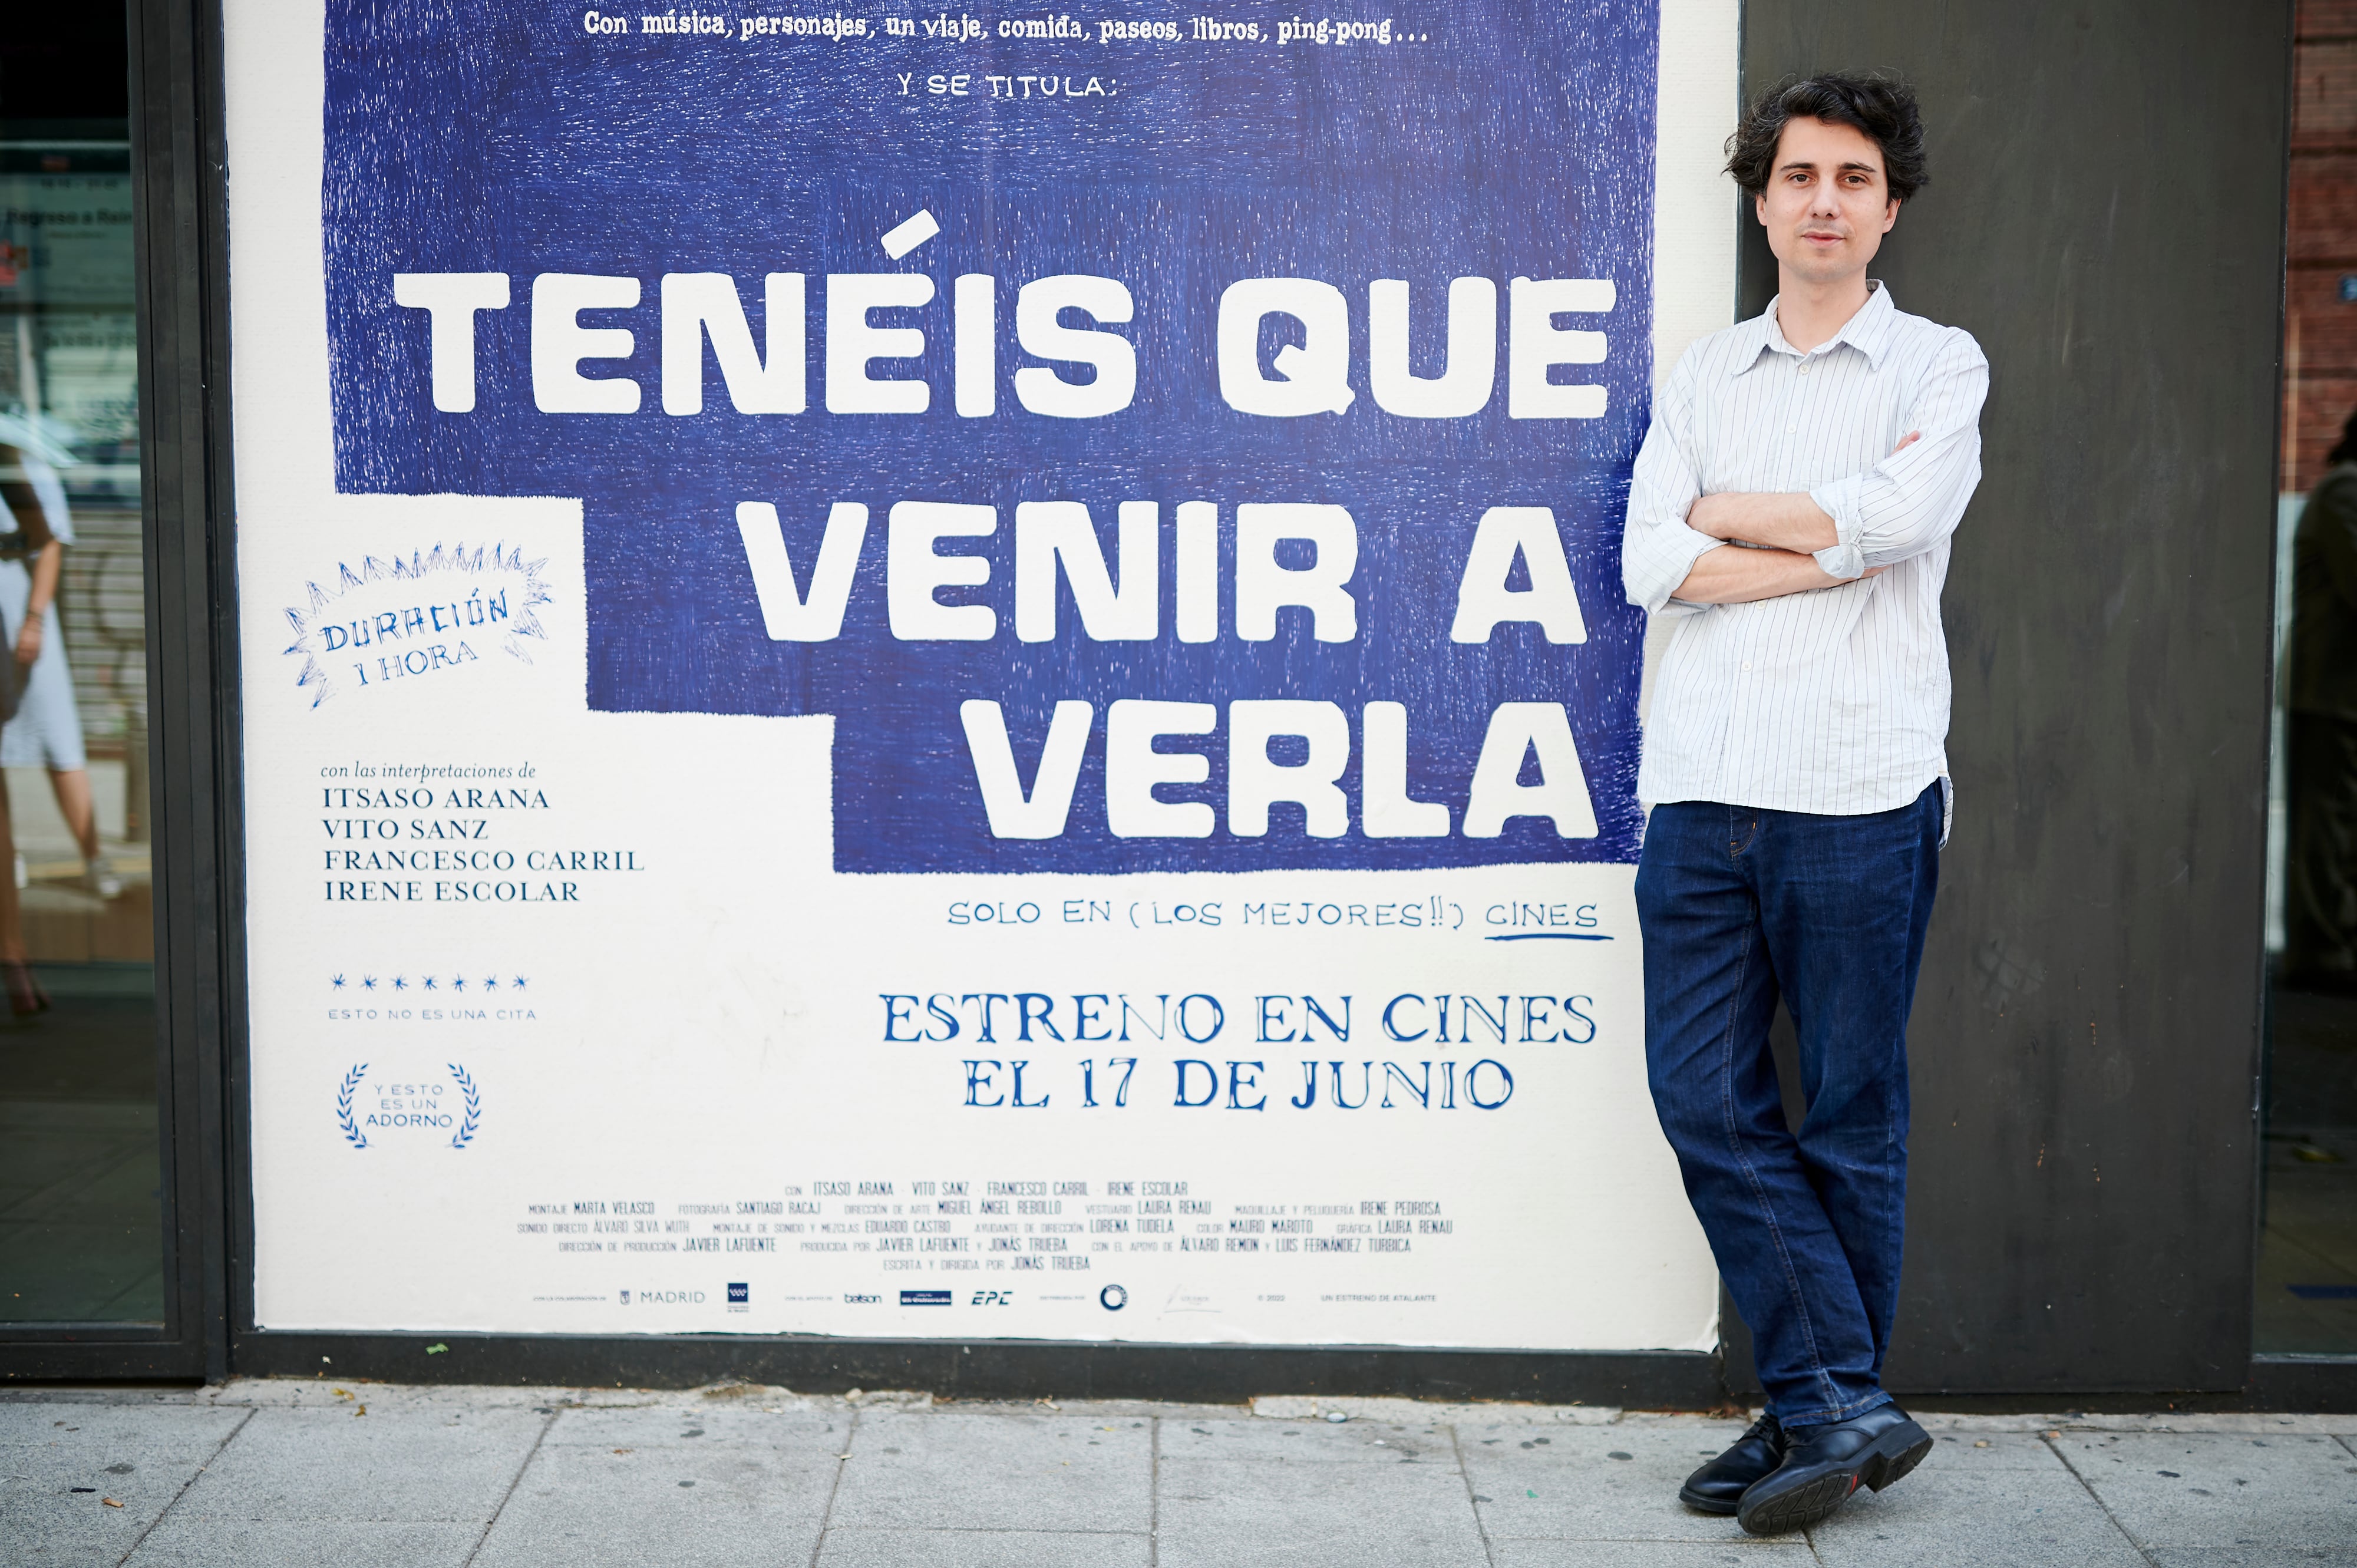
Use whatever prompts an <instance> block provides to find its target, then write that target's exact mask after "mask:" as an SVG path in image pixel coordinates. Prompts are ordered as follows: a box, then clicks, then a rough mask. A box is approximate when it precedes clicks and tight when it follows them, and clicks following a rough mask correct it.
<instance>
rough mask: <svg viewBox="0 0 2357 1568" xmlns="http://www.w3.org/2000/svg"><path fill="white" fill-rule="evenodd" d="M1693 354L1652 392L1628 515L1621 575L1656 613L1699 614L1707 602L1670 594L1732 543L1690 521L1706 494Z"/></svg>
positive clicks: (1635, 601) (1633, 599) (1636, 600)
mask: <svg viewBox="0 0 2357 1568" xmlns="http://www.w3.org/2000/svg"><path fill="white" fill-rule="evenodd" d="M1694 384H1695V364H1694V353H1693V351H1692V350H1688V351H1687V353H1686V355H1685V357H1684V358H1683V359H1681V360H1679V361H1678V367H1677V369H1676V370H1674V371H1671V372H1670V377H1669V380H1667V381H1664V382H1663V383H1662V386H1661V388H1660V389H1659V390H1658V391H1657V392H1655V393H1654V394H1653V424H1652V428H1651V429H1650V430H1648V431H1646V432H1645V444H1644V446H1641V447H1640V448H1639V449H1638V452H1637V465H1636V467H1635V469H1634V471H1633V472H1632V473H1631V476H1630V479H1629V520H1628V522H1627V524H1626V526H1625V527H1624V528H1623V530H1622V532H1621V535H1620V582H1621V586H1622V588H1623V589H1624V590H1625V591H1626V593H1627V595H1628V598H1629V602H1630V603H1631V604H1632V605H1637V606H1640V607H1643V608H1644V609H1645V610H1646V611H1647V612H1649V613H1651V614H1652V615H1657V616H1681V615H1693V614H1695V612H1697V611H1700V610H1706V609H1708V608H1710V606H1708V605H1693V604H1688V603H1686V602H1685V601H1684V600H1683V599H1674V598H1672V597H1671V595H1673V594H1674V593H1676V592H1677V591H1678V586H1679V585H1680V584H1682V583H1684V581H1685V580H1686V576H1687V575H1688V574H1689V573H1691V572H1692V571H1693V570H1694V564H1695V562H1696V561H1697V560H1699V559H1701V557H1702V555H1703V553H1705V552H1706V551H1710V550H1716V549H1717V548H1718V546H1719V545H1720V544H1721V543H1723V542H1724V541H1722V540H1717V539H1713V538H1712V537H1711V536H1710V535H1709V534H1707V533H1700V532H1695V530H1694V529H1692V528H1689V527H1687V526H1686V513H1687V512H1689V511H1691V510H1694V503H1695V499H1697V498H1698V497H1700V496H1701V494H1702V479H1701V477H1700V467H1699V466H1698V465H1697V463H1696V462H1695V441H1694Z"/></svg>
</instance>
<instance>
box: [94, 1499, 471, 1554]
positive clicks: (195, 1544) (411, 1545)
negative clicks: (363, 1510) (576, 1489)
mask: <svg viewBox="0 0 2357 1568" xmlns="http://www.w3.org/2000/svg"><path fill="white" fill-rule="evenodd" d="M482 1533H483V1530H482V1526H480V1525H477V1524H450V1523H422V1524H421V1523H414V1522H400V1521H393V1522H387V1521H384V1520H361V1521H357V1522H355V1521H349V1520H251V1519H209V1518H205V1517H203V1516H201V1515H198V1514H185V1515H184V1514H182V1513H181V1512H180V1511H179V1510H178V1509H174V1510H173V1512H172V1517H171V1518H170V1519H167V1520H165V1521H164V1522H163V1523H162V1524H161V1525H159V1526H158V1527H157V1528H156V1532H155V1533H154V1534H152V1535H150V1536H149V1537H148V1538H147V1539H146V1540H145V1541H142V1542H140V1545H139V1550H138V1551H137V1552H135V1553H133V1554H132V1556H131V1559H130V1561H129V1562H127V1563H124V1568H281V1565H282V1564H283V1565H285V1568H293V1565H295V1564H297V1563H300V1564H304V1565H305V1568H308V1565H309V1564H312V1563H318V1564H321V1565H323V1568H324V1565H327V1564H333V1568H462V1565H463V1564H464V1563H466V1561H467V1553H468V1552H471V1551H473V1550H474V1546H475V1542H476V1541H477V1540H478V1539H479V1538H480V1537H481V1535H482ZM109 1561H110V1562H112V1561H113V1559H109Z"/></svg>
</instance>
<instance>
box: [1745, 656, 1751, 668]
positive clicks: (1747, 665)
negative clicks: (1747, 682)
mask: <svg viewBox="0 0 2357 1568" xmlns="http://www.w3.org/2000/svg"><path fill="white" fill-rule="evenodd" d="M1743 667H1744V669H1746V670H1749V669H1750V668H1751V660H1749V659H1747V660H1744V661H1743Z"/></svg>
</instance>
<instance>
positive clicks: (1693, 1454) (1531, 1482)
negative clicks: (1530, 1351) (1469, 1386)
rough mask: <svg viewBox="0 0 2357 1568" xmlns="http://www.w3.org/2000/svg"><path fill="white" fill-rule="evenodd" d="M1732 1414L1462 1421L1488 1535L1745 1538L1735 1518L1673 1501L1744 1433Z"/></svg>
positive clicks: (1468, 1467) (1460, 1435) (1462, 1439)
mask: <svg viewBox="0 0 2357 1568" xmlns="http://www.w3.org/2000/svg"><path fill="white" fill-rule="evenodd" d="M1742 1433H1743V1428H1742V1427H1741V1426H1739V1425H1738V1424H1736V1423H1732V1422H1706V1421H1689V1422H1684V1423H1651V1424H1646V1425H1634V1424H1616V1425H1613V1426H1607V1427H1571V1428H1558V1429H1556V1430H1553V1431H1548V1432H1533V1431H1532V1430H1530V1428H1528V1427H1526V1426H1523V1425H1508V1424H1500V1425H1487V1426H1462V1427H1459V1428H1458V1430H1457V1442H1458V1449H1459V1451H1460V1452H1462V1453H1463V1455H1464V1456H1465V1472H1466V1474H1467V1475H1468V1476H1469V1477H1470V1478H1471V1481H1472V1487H1473V1492H1474V1496H1475V1498H1476V1500H1477V1502H1478V1504H1479V1506H1480V1509H1481V1521H1482V1525H1483V1527H1484V1528H1485V1529H1486V1530H1488V1531H1489V1533H1490V1537H1491V1540H1492V1541H1512V1540H1548V1541H1706V1542H1722V1541H1745V1540H1748V1539H1749V1537H1747V1536H1745V1535H1744V1534H1743V1533H1742V1532H1741V1531H1740V1530H1738V1529H1737V1528H1736V1524H1735V1521H1734V1520H1732V1519H1727V1518H1723V1517H1718V1516H1715V1515H1711V1514H1700V1513H1696V1512H1695V1511H1694V1510H1693V1509H1689V1508H1687V1507H1686V1506H1685V1505H1684V1503H1681V1502H1680V1501H1678V1497H1677V1493H1678V1487H1681V1486H1683V1485H1684V1482H1685V1478H1686V1477H1688V1476H1690V1475H1692V1474H1693V1473H1694V1470H1695V1466H1699V1465H1700V1464H1702V1463H1703V1461H1705V1460H1706V1459H1708V1458H1710V1457H1711V1456H1712V1455H1715V1454H1717V1453H1718V1452H1719V1451H1720V1450H1722V1449H1724V1448H1725V1447H1727V1444H1730V1443H1732V1442H1734V1441H1735V1440H1736V1438H1738V1436H1740V1435H1742Z"/></svg>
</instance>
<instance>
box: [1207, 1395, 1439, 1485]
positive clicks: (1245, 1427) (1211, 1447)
mask: <svg viewBox="0 0 2357 1568" xmlns="http://www.w3.org/2000/svg"><path fill="white" fill-rule="evenodd" d="M1402 1403H1405V1401H1402ZM1162 1459H1163V1462H1164V1463H1165V1464H1168V1463H1169V1462H1170V1461H1172V1460H1174V1459H1235V1460H1251V1461H1255V1462H1259V1463H1265V1464H1277V1465H1286V1464H1299V1465H1398V1464H1402V1463H1407V1462H1415V1461H1431V1462H1433V1463H1437V1464H1440V1465H1445V1466H1448V1467H1449V1468H1451V1469H1454V1468H1455V1467H1456V1465H1457V1444H1456V1441H1455V1438H1454V1437H1453V1435H1452V1434H1451V1432H1450V1429H1449V1428H1448V1427H1446V1426H1441V1425H1437V1424H1433V1423H1426V1424H1422V1425H1415V1426H1410V1425H1405V1424H1394V1423H1382V1422H1371V1421H1354V1422H1351V1423H1349V1424H1348V1425H1333V1424H1329V1423H1326V1422H1323V1421H1234V1420H1226V1421H1222V1420H1220V1419H1218V1418H1216V1417H1204V1418H1202V1419H1200V1420H1193V1421H1170V1420H1165V1421H1164V1422H1163V1423H1162Z"/></svg>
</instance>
